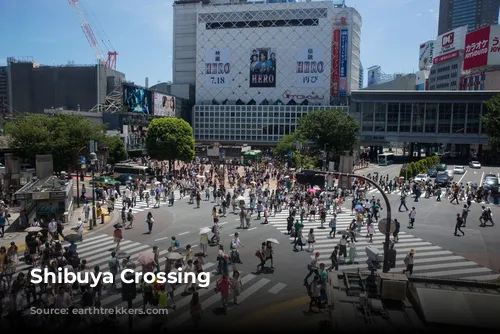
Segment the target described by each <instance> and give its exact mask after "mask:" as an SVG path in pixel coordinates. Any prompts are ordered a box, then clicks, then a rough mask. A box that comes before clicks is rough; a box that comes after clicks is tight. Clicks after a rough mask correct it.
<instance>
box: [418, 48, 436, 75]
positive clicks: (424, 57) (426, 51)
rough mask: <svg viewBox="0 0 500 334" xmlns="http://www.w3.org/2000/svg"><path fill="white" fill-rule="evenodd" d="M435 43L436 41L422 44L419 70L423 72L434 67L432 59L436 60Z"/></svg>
mask: <svg viewBox="0 0 500 334" xmlns="http://www.w3.org/2000/svg"><path fill="white" fill-rule="evenodd" d="M434 42H435V41H427V42H425V43H422V44H420V50H419V56H418V69H419V70H421V71H422V70H425V69H428V68H430V67H431V66H432V59H433V58H434Z"/></svg>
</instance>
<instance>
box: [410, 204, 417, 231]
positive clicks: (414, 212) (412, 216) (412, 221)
mask: <svg viewBox="0 0 500 334" xmlns="http://www.w3.org/2000/svg"><path fill="white" fill-rule="evenodd" d="M416 216H417V210H415V207H412V208H411V211H410V213H409V214H408V218H409V219H410V221H409V223H408V228H410V229H412V228H414V227H415V226H414V224H415V217H416Z"/></svg>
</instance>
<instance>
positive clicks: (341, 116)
mask: <svg viewBox="0 0 500 334" xmlns="http://www.w3.org/2000/svg"><path fill="white" fill-rule="evenodd" d="M297 131H298V132H299V134H300V136H301V137H302V138H304V139H305V140H306V141H308V142H312V143H315V144H316V145H317V146H318V147H319V148H320V149H323V148H324V147H325V144H326V151H327V152H329V153H332V154H333V155H334V156H336V157H338V156H341V155H342V154H343V153H344V152H345V151H352V150H353V148H354V145H355V144H356V143H357V142H358V136H359V125H358V122H357V121H356V119H355V118H354V117H353V116H351V115H349V114H348V113H346V112H345V111H344V110H342V109H329V110H316V111H313V112H311V113H309V114H307V115H305V116H303V117H302V118H301V119H300V120H299V126H298V128H297Z"/></svg>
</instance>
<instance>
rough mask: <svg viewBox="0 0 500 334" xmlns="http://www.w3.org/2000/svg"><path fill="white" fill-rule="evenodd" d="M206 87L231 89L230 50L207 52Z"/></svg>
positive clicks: (211, 50)
mask: <svg viewBox="0 0 500 334" xmlns="http://www.w3.org/2000/svg"><path fill="white" fill-rule="evenodd" d="M205 85H206V86H207V87H211V88H216V87H220V88H228V87H231V50H230V49H229V48H223V49H209V50H206V51H205Z"/></svg>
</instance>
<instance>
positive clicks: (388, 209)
mask: <svg viewBox="0 0 500 334" xmlns="http://www.w3.org/2000/svg"><path fill="white" fill-rule="evenodd" d="M327 174H329V175H335V176H339V177H348V178H351V177H356V178H358V179H362V180H365V181H366V182H368V183H370V184H371V185H373V186H374V187H375V188H376V189H377V190H378V191H380V193H381V194H382V198H383V199H384V202H385V206H386V219H387V222H386V231H385V242H384V265H383V267H382V270H383V272H384V273H388V272H389V271H390V265H389V244H390V241H391V239H390V234H391V225H392V224H391V223H392V221H391V219H392V212H391V203H390V202H389V199H388V198H387V195H386V193H385V191H384V190H383V189H382V188H381V187H380V186H379V185H378V184H377V183H375V182H374V181H372V180H370V179H369V178H367V177H364V176H361V175H356V174H347V173H339V172H328V173H327Z"/></svg>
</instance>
